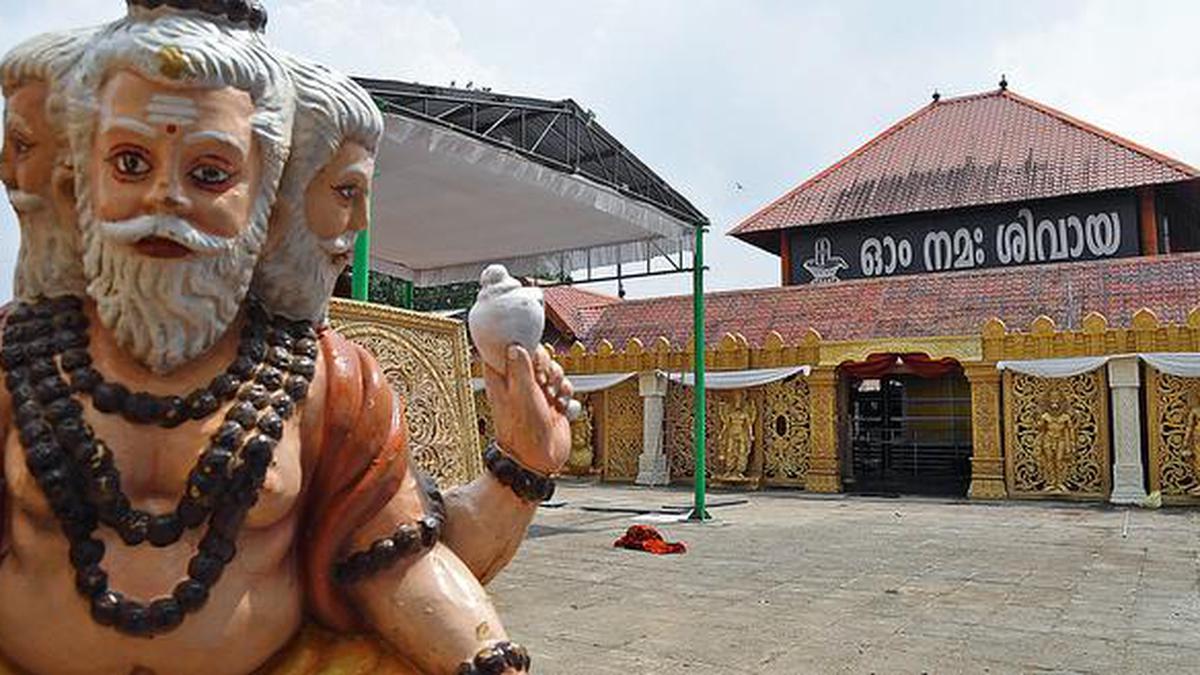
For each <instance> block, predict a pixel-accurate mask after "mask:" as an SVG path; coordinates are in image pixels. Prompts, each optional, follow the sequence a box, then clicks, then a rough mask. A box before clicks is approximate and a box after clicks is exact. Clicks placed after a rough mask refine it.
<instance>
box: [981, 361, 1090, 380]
mask: <svg viewBox="0 0 1200 675" xmlns="http://www.w3.org/2000/svg"><path fill="white" fill-rule="evenodd" d="M1109 358H1110V357H1108V356H1080V357H1075V358H1063V359H1036V360H1032V361H1000V362H999V363H997V364H996V368H997V369H999V370H1011V371H1013V372H1014V373H1021V374H1023V375H1033V376H1034V377H1074V376H1075V375H1082V374H1083V373H1087V372H1091V371H1093V370H1095V369H1097V368H1099V367H1101V366H1103V365H1104V364H1106V363H1108V359H1109Z"/></svg>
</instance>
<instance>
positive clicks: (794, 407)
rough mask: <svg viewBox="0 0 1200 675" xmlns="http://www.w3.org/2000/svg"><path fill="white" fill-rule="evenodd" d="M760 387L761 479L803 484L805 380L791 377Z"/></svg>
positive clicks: (807, 430) (807, 421)
mask: <svg viewBox="0 0 1200 675" xmlns="http://www.w3.org/2000/svg"><path fill="white" fill-rule="evenodd" d="M762 390H763V399H762V448H763V461H762V477H763V482H764V483H766V484H768V485H792V486H797V487H803V486H804V482H805V480H806V479H807V478H808V466H809V458H810V450H811V447H810V441H811V437H812V424H811V422H812V420H811V417H810V411H809V397H808V382H806V381H805V379H804V378H802V377H794V378H792V379H790V380H785V381H781V382H772V383H771V384H768V385H766V386H764V387H763V388H762Z"/></svg>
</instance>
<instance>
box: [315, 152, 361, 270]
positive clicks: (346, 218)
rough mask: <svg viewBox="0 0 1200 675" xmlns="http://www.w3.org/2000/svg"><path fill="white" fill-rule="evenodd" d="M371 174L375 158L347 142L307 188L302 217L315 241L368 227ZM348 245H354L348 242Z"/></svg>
mask: <svg viewBox="0 0 1200 675" xmlns="http://www.w3.org/2000/svg"><path fill="white" fill-rule="evenodd" d="M374 172H375V158H374V157H373V156H372V154H371V152H370V151H369V150H367V149H366V148H364V147H363V146H362V145H360V144H358V143H353V142H346V143H343V144H342V146H341V147H340V148H339V149H338V152H337V154H335V155H334V156H333V159H331V160H330V161H329V163H328V164H326V165H325V166H324V168H322V169H321V171H320V172H319V173H318V174H317V176H316V178H314V179H313V180H312V182H311V183H309V184H308V188H307V189H306V190H305V193H304V216H305V221H306V222H307V223H308V228H309V230H310V231H311V232H312V233H313V234H314V235H316V236H317V238H318V239H320V240H322V241H329V240H332V239H335V238H337V237H341V236H342V235H345V234H348V233H357V232H358V231H359V230H363V229H365V228H366V227H367V223H368V222H369V220H370V215H371V210H370V209H371V206H370V199H371V177H372V175H374ZM347 241H349V242H350V243H351V244H353V242H352V241H350V240H349V239H347ZM330 253H331V255H333V256H334V257H335V258H337V257H344V256H346V255H348V253H349V251H346V252H344V253H341V252H340V251H331V252H330ZM334 262H335V263H336V262H338V261H337V260H335V261H334ZM346 262H349V261H348V259H347V260H342V261H341V264H342V265H345V263H346ZM338 269H339V270H340V269H341V266H339V267H338Z"/></svg>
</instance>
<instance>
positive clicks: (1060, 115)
mask: <svg viewBox="0 0 1200 675" xmlns="http://www.w3.org/2000/svg"><path fill="white" fill-rule="evenodd" d="M1001 96H1006V97H1008V98H1011V99H1012V100H1013V102H1014V103H1019V104H1021V105H1024V106H1026V107H1029V108H1033V109H1034V110H1036V111H1038V112H1040V113H1042V114H1045V115H1049V116H1051V117H1053V118H1055V119H1057V120H1058V121H1060V122H1062V123H1064V124H1069V125H1071V126H1073V127H1075V128H1077V129H1079V130H1081V131H1084V132H1087V133H1089V134H1092V135H1093V136H1096V137H1098V138H1100V139H1102V140H1105V141H1108V142H1109V143H1112V144H1114V145H1117V146H1120V147H1123V148H1125V149H1126V150H1129V151H1131V152H1135V153H1137V154H1139V155H1143V156H1145V157H1147V158H1149V159H1151V160H1154V161H1156V162H1159V163H1160V164H1166V165H1167V166H1169V167H1170V168H1172V169H1174V170H1175V171H1179V172H1181V173H1185V174H1190V175H1189V176H1188V177H1189V178H1196V177H1198V176H1200V169H1196V168H1195V167H1193V166H1192V165H1190V164H1188V163H1187V162H1183V161H1180V160H1178V159H1175V158H1174V157H1171V156H1169V155H1165V154H1163V153H1161V152H1157V151H1155V150H1151V149H1150V148H1148V147H1146V146H1144V145H1142V144H1141V143H1138V142H1136V141H1132V140H1130V139H1128V138H1125V137H1124V136H1121V135H1120V134H1117V133H1114V132H1112V131H1109V130H1107V129H1104V128H1102V127H1099V126H1096V125H1095V124H1091V123H1090V122H1086V121H1084V120H1082V119H1080V118H1078V117H1075V116H1073V115H1071V114H1069V113H1065V112H1063V111H1061V110H1059V109H1058V108H1055V107H1053V106H1050V105H1046V104H1045V103H1042V102H1041V101H1035V100H1034V99H1031V98H1028V97H1026V96H1022V95H1020V94H1018V93H1016V92H1014V91H1012V90H1005V91H1003V92H1001Z"/></svg>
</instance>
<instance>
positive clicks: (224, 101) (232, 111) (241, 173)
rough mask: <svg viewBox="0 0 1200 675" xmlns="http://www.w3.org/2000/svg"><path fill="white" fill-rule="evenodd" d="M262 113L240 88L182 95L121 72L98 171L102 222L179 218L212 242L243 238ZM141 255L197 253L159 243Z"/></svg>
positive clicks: (148, 244) (100, 124)
mask: <svg viewBox="0 0 1200 675" xmlns="http://www.w3.org/2000/svg"><path fill="white" fill-rule="evenodd" d="M253 114H254V105H253V102H252V101H251V98H250V95H249V94H247V93H246V92H244V91H240V90H237V89H234V88H232V87H226V88H222V89H196V88H185V87H175V86H170V85H166V84H162V83H159V82H153V81H151V80H148V79H146V78H144V77H142V76H140V75H137V74H135V73H133V72H130V71H124V70H122V71H117V72H116V73H114V74H113V75H112V76H111V77H110V78H109V79H108V80H107V82H106V83H105V85H104V87H103V88H102V89H101V92H100V111H99V117H98V119H97V127H96V135H95V139H96V141H95V147H94V151H93V153H92V167H91V171H92V176H93V180H92V186H93V187H92V190H93V194H92V197H93V204H94V209H95V216H96V218H97V219H98V220H101V221H127V220H132V219H134V218H138V217H140V216H148V215H169V216H175V217H178V218H180V219H182V220H186V221H188V222H189V223H190V224H191V225H192V226H193V227H195V228H196V229H197V230H198V231H200V232H202V233H204V234H208V235H213V236H216V237H222V238H232V237H235V236H237V235H238V234H241V233H242V231H243V230H245V229H246V228H247V227H249V223H250V217H251V212H252V209H253V206H254V200H255V197H256V195H257V192H258V190H257V186H258V175H259V159H258V149H257V147H256V144H255V142H254V138H253V134H252V128H251V124H250V120H251V116H252V115H253ZM135 248H136V249H137V250H138V252H139V253H142V254H143V255H147V256H152V257H157V258H177V257H185V256H187V255H189V254H190V253H191V251H189V250H188V249H187V248H185V247H183V246H181V245H180V244H178V243H175V242H172V241H169V240H166V239H163V238H159V237H147V238H146V239H143V240H141V241H139V242H137V243H136V244H135Z"/></svg>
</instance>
